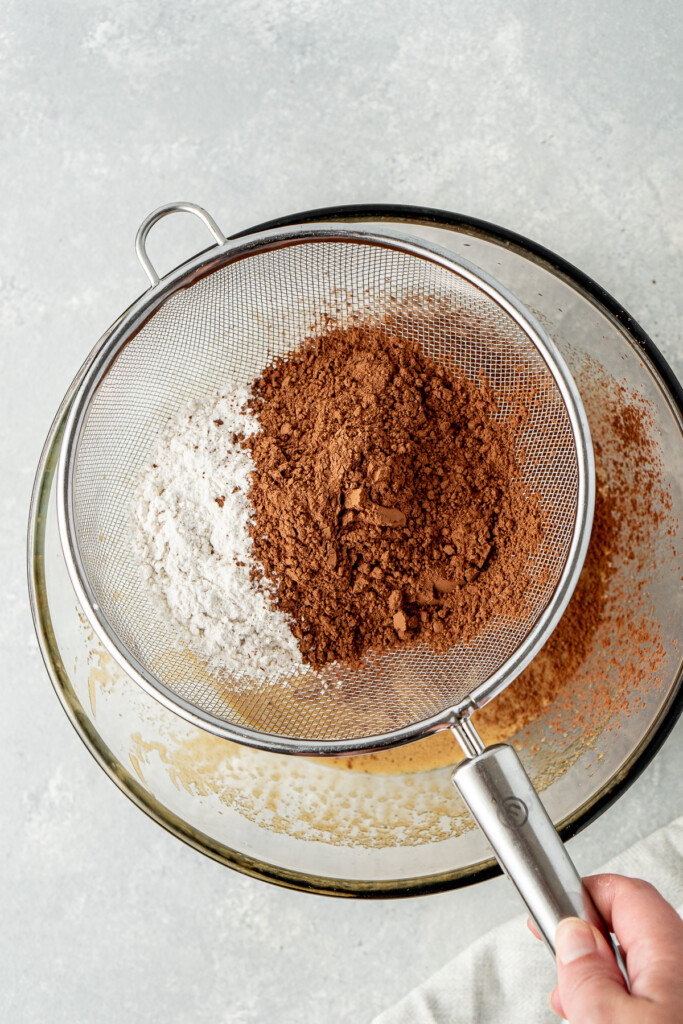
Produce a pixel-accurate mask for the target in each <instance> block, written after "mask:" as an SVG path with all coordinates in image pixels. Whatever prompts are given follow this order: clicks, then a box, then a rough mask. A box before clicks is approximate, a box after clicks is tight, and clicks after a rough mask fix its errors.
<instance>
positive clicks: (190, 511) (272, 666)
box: [133, 388, 303, 683]
mask: <svg viewBox="0 0 683 1024" xmlns="http://www.w3.org/2000/svg"><path fill="white" fill-rule="evenodd" d="M249 394H250V393H249V391H248V389H247V388H235V389H234V390H232V391H230V392H228V393H226V394H221V395H217V396H214V397H212V398H209V399H203V400H196V401H193V402H191V403H189V404H188V405H187V406H185V407H184V408H183V409H182V410H181V411H180V413H179V414H178V415H177V416H176V418H175V419H174V420H173V421H172V422H171V423H170V424H169V426H168V427H167V429H166V430H165V432H164V434H163V435H162V437H161V439H160V441H159V444H158V446H157V449H156V452H155V455H154V457H153V459H152V464H151V465H149V466H148V467H147V468H146V470H145V471H144V474H143V476H142V479H141V481H140V484H139V487H138V490H137V492H136V495H135V500H134V508H133V525H134V530H133V533H134V543H135V548H136V551H137V554H138V557H139V559H140V563H141V565H142V569H143V573H144V575H145V577H146V578H147V580H148V581H149V583H150V584H151V586H152V589H153V590H154V591H155V592H156V594H158V595H159V596H160V597H161V598H162V599H163V603H164V605H165V606H166V610H167V612H168V613H169V614H170V615H171V617H172V618H173V619H174V620H175V622H176V623H177V624H179V625H180V626H181V627H182V628H183V630H184V632H185V634H186V636H187V639H188V641H189V642H190V645H191V647H192V649H193V650H194V651H195V652H196V653H197V654H198V655H199V656H200V657H202V658H204V659H205V660H206V661H207V664H208V666H209V668H210V669H211V670H212V671H215V672H224V673H228V674H233V673H234V674H235V675H243V674H244V675H246V676H248V677H249V679H251V680H253V681H254V682H257V683H258V682H264V681H265V680H266V679H267V678H272V677H273V676H274V675H280V674H284V675H287V674H289V673H292V672H296V671H300V670H302V669H303V662H302V660H301V654H300V652H299V648H298V646H297V643H296V640H295V638H294V636H293V635H292V633H291V631H290V628H289V625H288V622H289V620H288V618H287V616H285V615H284V614H283V613H282V612H279V611H277V610H274V609H273V608H272V607H271V605H270V603H269V601H268V597H267V594H268V584H267V583H266V582H264V581H262V582H260V583H254V582H252V580H251V579H250V571H251V570H252V569H253V568H254V567H255V565H256V563H255V560H254V558H253V556H252V553H251V547H252V545H251V538H250V536H249V532H248V524H249V520H250V518H251V514H252V506H251V503H250V501H249V499H248V497H247V495H248V491H249V474H250V473H251V472H252V470H253V469H254V463H253V461H252V458H251V453H250V452H249V451H248V450H247V449H245V448H244V447H243V446H241V445H240V443H239V442H238V441H237V440H236V439H235V441H233V435H235V434H239V433H241V434H243V435H244V436H248V435H250V434H253V433H254V432H255V431H256V430H257V429H258V423H257V421H256V420H255V419H254V417H252V415H251V414H250V413H249V412H248V411H245V410H244V405H245V402H246V401H247V399H248V398H249ZM221 420H222V423H221V422H219V421H221ZM216 499H218V501H216Z"/></svg>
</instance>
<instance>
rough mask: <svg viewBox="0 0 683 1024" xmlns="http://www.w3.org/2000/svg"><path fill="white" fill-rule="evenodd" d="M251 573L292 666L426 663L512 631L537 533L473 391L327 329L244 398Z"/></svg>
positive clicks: (373, 337)
mask: <svg viewBox="0 0 683 1024" xmlns="http://www.w3.org/2000/svg"><path fill="white" fill-rule="evenodd" d="M253 393H254V396H255V397H254V400H253V403H252V411H253V412H254V413H255V415H256V416H257V417H258V419H259V421H260V426H261V430H260V432H259V433H257V434H254V435H253V436H251V437H249V438H247V439H246V441H245V443H246V444H247V445H248V447H249V448H250V449H251V453H252V456H253V459H254V462H255V464H256V471H255V473H254V474H253V475H252V486H251V491H250V499H251V501H252V504H253V507H254V510H255V514H254V518H253V521H252V526H251V536H252V542H253V550H254V556H255V558H256V559H257V560H258V561H259V562H260V563H261V565H262V566H263V569H264V572H265V575H266V576H267V577H268V578H269V579H270V580H271V581H273V582H274V583H275V585H276V593H275V595H274V602H275V603H276V604H277V606H278V607H279V608H280V609H281V610H282V611H284V612H286V613H288V614H289V615H291V616H292V618H293V620H294V623H295V625H294V633H295V635H296V637H297V640H298V642H299V646H300V648H301V651H302V655H303V657H304V660H305V661H306V662H308V663H310V664H311V665H313V666H314V667H316V668H320V667H322V666H324V665H326V664H329V663H330V662H334V661H343V662H346V663H350V664H358V663H359V662H360V661H361V660H362V658H363V656H364V654H365V653H366V652H367V651H369V650H378V649H382V648H387V647H391V646H394V645H396V644H401V643H405V642H408V641H411V640H418V639H419V640H421V641H426V642H427V643H428V644H429V645H430V646H431V647H432V648H434V649H435V650H437V651H445V650H447V649H448V648H449V647H451V646H452V645H453V644H454V643H455V642H458V641H462V640H468V639H470V638H471V637H473V636H474V635H476V634H477V633H478V632H480V631H481V628H482V626H483V625H484V624H485V623H486V622H487V621H488V620H490V619H491V618H492V617H493V616H494V615H500V614H503V615H505V614H511V615H514V616H516V617H517V618H518V617H519V615H520V609H523V607H524V592H525V589H526V588H527V586H528V583H529V580H528V578H527V575H526V573H525V565H526V564H527V562H528V559H529V555H530V553H531V552H533V551H534V550H535V548H536V547H537V545H538V543H539V541H540V538H541V533H542V526H541V515H540V511H539V508H538V503H537V502H536V500H535V499H534V498H533V497H530V496H529V495H528V494H526V493H524V492H523V489H522V484H521V474H520V469H519V465H518V456H517V455H516V453H515V448H514V430H515V429H516V428H517V427H519V426H520V425H521V423H522V422H523V418H524V416H525V412H524V409H523V408H520V409H519V410H517V411H514V412H512V413H511V414H510V415H509V417H508V420H507V422H506V423H501V422H498V421H497V420H496V419H495V415H496V413H497V411H498V410H497V407H496V402H495V398H494V395H493V393H492V392H491V390H490V388H489V387H488V386H487V384H486V382H485V381H483V380H482V381H477V382H474V381H470V380H467V379H464V378H456V377H454V376H453V375H452V374H450V373H449V372H448V370H447V369H446V368H444V366H442V365H440V364H439V363H437V362H435V361H434V360H432V359H431V358H429V357H428V356H426V355H425V354H424V353H423V352H422V351H421V350H420V349H419V347H418V346H416V345H415V344H413V343H411V342H409V341H407V340H405V339H403V338H401V337H398V336H395V335H390V334H388V333H387V332H386V331H384V330H382V329H381V328H379V327H374V326H371V325H365V326H355V327H351V328H347V329H341V328H334V327H333V328H331V329H330V330H328V331H327V332H326V333H324V334H322V335H321V336H320V337H317V338H314V339H312V340H311V341H310V342H309V343H308V344H306V345H305V346H304V347H303V348H302V349H301V350H298V351H296V352H294V353H292V354H290V355H289V356H288V357H287V358H285V359H282V358H280V359H277V360H276V361H275V362H274V363H273V364H271V365H270V366H268V367H267V368H266V369H265V370H264V372H263V374H262V376H261V377H260V378H259V379H258V380H257V381H256V382H255V384H254V386H253Z"/></svg>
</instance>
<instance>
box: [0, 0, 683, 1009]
mask: <svg viewBox="0 0 683 1024" xmlns="http://www.w3.org/2000/svg"><path fill="white" fill-rule="evenodd" d="M2 22H3V24H2V27H1V28H0V100H1V103H0V110H1V114H0V118H1V119H2V125H3V131H2V138H3V144H2V147H1V149H0V168H1V171H2V176H1V180H2V183H3V187H2V246H1V247H0V325H1V332H0V346H1V347H0V353H1V358H2V374H1V376H0V388H1V389H2V435H1V440H0V458H1V460H2V470H1V472H2V478H1V479H2V487H1V489H0V493H1V496H0V500H1V502H2V509H3V524H2V530H1V531H0V544H1V545H2V566H3V570H4V571H3V581H2V587H1V592H2V617H1V619H0V629H1V631H2V632H1V636H0V658H1V660H2V676H1V678H2V683H3V694H4V706H3V711H2V714H0V792H1V794H2V796H1V811H0V814H1V816H2V821H1V824H0V856H1V858H2V870H1V871H0V906H2V914H0V920H1V922H2V923H1V924H0V1017H1V1018H2V1020H3V1021H8V1022H11V1024H14V1022H20V1024H37V1022H45V1021H50V1022H52V1024H58V1022H62V1021H64V1022H66V1021H68V1022H80V1021H87V1022H88V1024H99V1022H110V1021H114V1022H118V1021H129V1020H130V1021H135V1022H138V1024H142V1022H150V1024H151V1022H162V1021H163V1022H169V1024H171V1022H173V1024H175V1022H184V1021H192V1022H194V1024H203V1022H207V1024H208V1022H209V1021H210V1022H212V1024H214V1022H216V1021H229V1022H245V1024H246V1022H252V1021H268V1020H277V1021H279V1022H282V1024H284V1022H295V1021H296V1022H298V1021H312V1020H318V1019H322V1020H332V1021H364V1020H368V1019H370V1017H371V1016H372V1014H373V1013H374V1012H376V1011H378V1010H380V1009H381V1008H383V1007H384V1006H386V1005H388V1004H389V1003H391V1002H392V1001H393V1000H394V999H395V998H397V997H399V996H400V995H402V994H403V993H404V992H406V991H407V990H408V989H409V988H410V987H412V986H413V985H414V984H416V983H417V982H419V981H420V980H422V979H423V978H425V977H426V976H427V975H428V974H429V973H431V972H432V971H433V970H435V969H436V968H437V967H439V966H440V965H441V964H442V963H444V962H445V961H446V960H448V959H449V958H450V957H451V956H452V955H454V954H455V953H456V952H457V951H458V950H460V949H461V948H463V947H464V946H465V945H466V944H467V943H468V942H470V941H471V940H472V939H473V938H474V937H475V936H477V935H479V934H481V933H482V932H483V931H485V930H486V929H487V928H489V927H490V926H491V925H493V924H495V923H497V922H500V921H502V920H504V919H506V918H508V917H509V916H511V915H512V914H515V913H517V911H518V906H517V902H516V899H515V896H514V895H513V893H512V892H511V891H510V889H509V887H508V885H507V884H506V883H505V882H504V881H503V880H502V879H498V880H495V881H492V882H487V883H485V884H483V885H480V886H478V887H475V888H470V889H467V890H464V891H459V892H453V893H448V894H445V895H440V896H432V897H426V898H421V899H419V900H415V899H413V900H407V901H403V902H393V903H391V902H379V903H358V902H346V901H333V900H325V899H322V898H315V897H311V896H307V895H302V894H299V893H294V892H287V891H283V890H279V889H276V888H273V887H271V886H267V885H265V884H263V883H259V882H256V881H252V880H250V879H248V878H244V877H241V876H239V875H236V874H234V873H231V872H229V871H228V870H226V869H224V868H221V867H219V866H218V865H216V864H214V863H212V862H210V861H208V860H206V859H204V858H202V857H200V856H199V855H198V854H196V853H194V852H193V851H192V850H190V849H189V848H186V847H185V846H183V845H182V844H181V843H179V842H178V841H177V840H175V839H173V838H172V837H170V836H169V835H167V834H166V833H164V832H163V831H162V830H161V829H159V828H158V827H157V826H156V825H155V824H153V823H152V822H151V821H150V820H148V819H147V818H146V817H145V816H143V815H142V814H141V813H140V812H139V811H138V810H136V808H135V807H134V806H133V805H132V804H130V803H129V802H128V801H126V800H125V799H124V798H123V797H122V796H121V795H120V794H119V793H118V792H117V791H116V790H115V788H114V787H113V786H112V785H111V784H110V782H109V781H108V780H107V779H106V778H105V776H104V775H103V773H102V772H101V771H100V769H99V768H98V767H97V766H96V764H95V763H94V762H93V761H92V760H91V758H90V757H89V756H88V754H87V753H86V751H85V749H84V748H83V747H82V745H81V744H80V743H79V741H78V739H77V738H76V736H75V734H74V733H73V730H72V729H71V728H70V726H69V724H68V722H67V720H66V718H65V716H64V714H63V713H62V711H61V709H60V707H59V705H58V703H57V701H56V700H55V698H54V695H53V694H52V691H51V689H50V685H49V682H48V678H47V675H46V673H45V670H44V668H43V665H42V662H41V658H40V654H39V652H38V647H37V643H36V641H35V638H34V634H33V628H32V624H31V621H30V615H29V611H28V602H27V597H26V586H25V570H24V537H25V526H26V518H27V512H28V501H29V494H30V487H31V483H32V478H33V474H34V471H35V466H36V463H37V460H38V456H39V454H40V448H41V445H42V441H43V439H44V436H45V434H46V433H47V430H48V428H49V425H50V422H51V419H52V416H53V414H54V412H55V410H56V408H57V406H58V404H59V401H60V399H61V397H62V395H63V393H64V392H65V390H66V388H67V386H68V384H69V382H70V380H71V378H72V377H73V375H74V373H75V371H76V369H77V367H78V365H79V364H80V362H81V361H82V360H83V358H84V357H85V355H86V353H87V352H88V350H89V349H90V348H91V346H92V345H93V344H94V342H95V340H96V339H97V338H98V337H99V335H100V334H101V333H102V331H103V330H104V329H105V328H106V327H107V326H108V325H109V324H110V323H111V322H112V320H114V319H115V317H116V316H117V315H118V314H119V313H120V312H121V311H122V310H123V309H124V307H125V306H127V305H128V303H129V302H130V301H131V299H132V298H134V297H135V296H136V295H137V294H139V292H140V291H141V290H142V288H143V286H144V278H143V276H142V272H141V270H140V268H139V266H138V264H137V263H136V261H135V258H134V254H133V248H132V240H133V236H134V232H135V230H136V228H137V226H138V224H139V222H140V221H141V220H142V218H143V217H144V216H145V215H146V214H147V213H148V212H149V211H150V210H151V209H153V208H154V207H156V206H158V205H160V204H161V203H162V202H166V201H169V200H173V199H188V200H193V201H196V202H199V203H201V204H203V205H204V206H206V207H207V208H208V209H209V210H211V211H212V212H213V213H214V214H215V216H216V217H217V218H218V219H219V221H220V223H221V224H222V225H223V226H224V227H225V229H226V230H228V231H232V230H238V229H240V228H244V227H247V226H249V225H250V224H255V223H258V222H259V221H263V220H265V219H267V218H270V217H275V216H278V215H281V214H285V213H289V212H294V211H297V210H303V209H307V208H311V207H316V206H323V205H330V204H334V203H346V202H399V203H400V202H405V203H415V204H423V205H430V206H435V207H439V208H443V209H451V210H457V211H460V212H464V213H468V214H471V215H473V216H478V217H482V218H484V219H487V220H491V221H494V222H497V223H500V224H503V225H505V226H507V227H509V228H511V229H513V230H516V231H519V232H521V233H523V234H526V235H528V236H530V237H531V238H534V239H536V240H537V241H539V242H542V243H543V244H545V245H547V246H548V247H549V248H551V249H553V250H555V251H557V252H559V253H561V254H562V255H563V256H565V257H566V258H568V259H569V260H570V261H571V262H573V263H575V264H576V265H578V266H579V267H581V268H582V269H583V270H585V271H586V272H588V273H589V274H590V275H591V276H593V277H594V278H595V279H596V280H598V281H599V282H600V283H601V284H603V285H604V286H605V287H606V288H607V289H608V291H610V292H612V293H613V294H614V295H616V296H617V297H618V298H619V299H620V300H621V301H623V303H624V305H625V306H626V307H627V308H628V309H629V311H630V312H631V313H632V314H633V315H634V316H635V317H636V318H637V319H638V320H639V321H640V322H641V323H642V324H643V326H644V327H645V329H646V330H647V331H649V333H650V334H651V336H652V337H653V338H654V340H655V342H656V343H657V344H658V345H659V346H660V347H661V349H662V351H663V352H664V354H665V355H666V357H667V358H668V359H669V361H670V363H671V364H672V366H673V367H674V369H675V370H676V371H677V373H678V374H679V376H681V375H683V343H682V341H681V332H680V326H679V316H678V315H679V312H680V309H681V281H682V280H683V204H682V202H681V176H680V168H681V166H682V165H683V133H682V131H681V127H682V125H681V111H682V110H683V84H682V83H683V74H682V72H681V60H680V55H681V52H683V19H682V18H681V15H680V8H679V6H678V5H677V4H675V3H661V4H659V5H657V6H656V8H654V7H653V6H652V5H651V4H647V3H645V2H632V3H624V2H622V0H609V2H605V3H602V4H599V5H595V4H589V3H585V2H578V3H574V4H572V5H561V6H560V5H557V4H547V3H543V2H541V0H538V2H520V3H512V4H511V3H509V2H503V0H492V2H489V3H484V4H480V5H476V4H473V3H467V4H465V3H462V2H460V0H457V2H452V3H449V4H445V3H440V2H435V0H427V2H420V3H418V2H415V0H395V2H394V3H391V4H389V3H388V2H384V3H380V2H372V0H371V2H369V3H368V2H366V3H356V2H346V0H341V2H339V0H337V2H334V3H332V2H331V0H292V2H289V3H283V2H278V0H267V2H255V0H230V2H225V0H214V2H207V3H202V2H197V3H187V2H183V3H181V2H178V0H166V2H165V3H161V2H158V0H145V2H143V3H140V4H138V3H134V2H132V0H122V2H119V3H116V4H111V3H105V2H88V0H73V2H71V3H69V4H49V3H46V2H38V0H28V2H21V3H20V2H18V0H9V3H7V4H6V5H5V8H4V14H3V19H2ZM178 220H179V221H182V223H177V222H174V224H173V227H172V228H171V226H170V225H169V226H168V230H167V227H166V224H164V225H162V226H160V227H159V229H158V233H157V236H155V239H154V242H153V245H152V255H153V256H155V258H157V259H159V261H160V262H161V263H162V265H165V267H166V268H169V267H170V266H172V265H174V264H175V263H177V262H179V261H180V259H181V258H183V257H184V256H186V255H187V254H188V252H190V251H193V250H196V249H197V248H198V247H199V246H200V245H202V246H203V245H204V244H205V243H204V235H203V234H202V228H201V226H200V225H195V224H194V223H190V222H189V220H190V219H189V218H187V219H183V218H180V219H178ZM185 220H187V221H188V223H185ZM682 738H683V724H679V726H678V728H677V730H676V731H675V732H674V734H673V735H672V737H671V738H670V739H669V741H668V743H667V744H666V746H665V748H664V749H663V751H662V752H661V754H660V755H659V756H658V757H657V758H656V760H655V761H654V763H653V764H652V765H651V766H650V768H649V769H648V770H647V771H646V772H645V774H644V775H643V776H642V777H641V778H640V779H639V781H638V782H637V783H636V784H635V785H634V786H633V787H632V789H631V790H630V791H629V792H628V793H627V794H626V795H625V796H624V798H623V799H622V800H621V801H620V802H619V803H618V804H617V805H616V806H614V807H612V808H611V809H610V810H609V811H607V812H606V813H605V814H604V815H603V816H602V817H601V818H600V819H599V821H597V822H596V823H595V824H594V825H593V826H591V827H590V829H589V830H588V831H587V832H585V833H584V834H582V835H581V836H580V837H578V838H577V839H575V840H573V841H572V843H571V850H572V853H573V855H574V856H575V858H576V860H577V862H578V865H579V867H580V868H581V869H582V870H583V871H584V872H586V871H589V870H590V869H592V868H594V867H595V866H597V865H598V864H599V863H600V862H601V861H602V860H603V859H605V858H606V857H607V856H609V855H611V854H612V853H614V852H616V851H618V850H620V849H622V848H624V847H625V846H627V845H628V844H630V843H631V842H632V841H634V840H635V839H636V838H638V837H640V836H642V835H644V834H646V833H648V832H649V831H651V830H652V829H653V828H654V827H656V826H658V825H661V824H663V823H665V822H667V821H668V820H669V819H670V818H672V817H673V816H674V815H676V814H680V813H681V811H682V810H683V793H682V792H681V788H680V778H681V776H682V774H683V749H682V745H681V740H682Z"/></svg>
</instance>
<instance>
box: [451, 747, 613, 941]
mask: <svg viewBox="0 0 683 1024" xmlns="http://www.w3.org/2000/svg"><path fill="white" fill-rule="evenodd" d="M453 783H454V784H455V786H456V788H457V789H458V791H459V793H460V795H461V796H462V798H463V800H464V801H465V803H466V804H467V806H468V807H469V809H470V811H471V813H472V816H473V817H474V818H475V820H476V821H477V823H478V825H479V826H480V828H481V829H482V831H483V832H484V834H485V835H486V838H487V839H488V841H489V843H490V844H491V846H492V848H493V851H494V853H495V855H496V858H497V859H498V862H499V864H500V865H501V867H502V868H503V870H504V872H505V873H506V875H507V876H508V878H509V879H510V880H511V882H512V883H513V885H514V886H515V888H516V889H517V891H518V893H519V894H520V896H521V897H522V900H523V902H524V904H525V906H526V908H527V910H528V911H529V913H530V915H531V917H532V918H533V920H534V921H535V922H536V925H537V927H538V930H539V932H540V934H541V936H542V937H543V939H544V940H545V942H546V943H547V945H548V946H549V947H550V949H551V950H552V952H553V953H554V952H555V930H556V928H557V926H558V924H559V923H560V921H561V920H562V919H563V918H565V917H580V918H583V920H585V921H589V922H590V923H591V924H594V925H596V926H597V927H598V928H599V929H600V930H601V931H602V933H603V934H604V935H605V937H606V938H607V941H608V942H610V944H611V945H612V948H614V945H613V944H612V942H611V938H610V935H609V930H608V928H607V926H606V925H605V923H604V921H603V920H602V918H601V917H600V915H599V913H598V911H597V909H596V907H595V904H594V903H593V901H592V899H591V897H590V895H589V894H588V891H587V890H586V888H585V886H584V885H583V882H582V881H581V878H580V876H579V873H578V872H577V870H576V868H575V867H574V865H573V863H572V861H571V859H570V857H569V854H568V853H567V851H566V850H565V848H564V844H563V843H562V840H561V839H560V837H559V836H558V834H557V832H556V831H555V827H554V826H553V823H552V821H551V820H550V818H549V817H548V814H547V812H546V810H545V807H544V806H543V804H542V803H541V800H540V798H539V796H538V793H537V792H536V790H535V789H534V787H533V786H532V784H531V781H530V779H529V776H528V775H527V773H526V771H525V770H524V767H523V765H522V762H521V761H520V760H519V758H518V757H517V754H516V753H515V751H514V750H513V749H512V747H509V746H507V745H506V744H501V745H498V746H493V747H488V748H487V749H485V750H484V751H483V752H482V753H478V754H475V755H474V756H472V757H468V758H467V759H466V760H465V761H463V762H462V763H461V764H459V765H458V766H457V768H456V769H455V771H454V772H453Z"/></svg>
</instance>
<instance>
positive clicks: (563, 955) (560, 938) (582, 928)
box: [555, 917, 598, 966]
mask: <svg viewBox="0 0 683 1024" xmlns="http://www.w3.org/2000/svg"><path fill="white" fill-rule="evenodd" d="M597 948H598V947H597V944H596V942H595V935H594V934H593V929H592V928H591V926H590V925H589V924H587V923H586V922H585V921H581V920H580V918H578V917H566V918H565V919H564V921H560V923H559V925H558V926H557V931H556V932H555V952H556V954H557V959H558V960H559V961H560V963H561V964H563V965H564V966H566V965H567V964H571V963H573V962H574V960H578V959H579V958H580V957H582V956H588V955H589V954H590V953H595V951H596V950H597Z"/></svg>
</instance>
